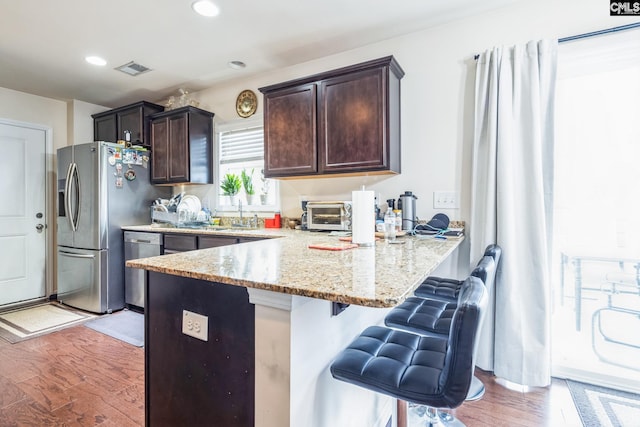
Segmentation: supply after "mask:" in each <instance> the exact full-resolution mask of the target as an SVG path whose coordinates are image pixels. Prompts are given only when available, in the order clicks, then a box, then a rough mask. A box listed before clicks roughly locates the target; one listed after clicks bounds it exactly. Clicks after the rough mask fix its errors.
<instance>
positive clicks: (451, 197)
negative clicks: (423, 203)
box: [433, 191, 460, 209]
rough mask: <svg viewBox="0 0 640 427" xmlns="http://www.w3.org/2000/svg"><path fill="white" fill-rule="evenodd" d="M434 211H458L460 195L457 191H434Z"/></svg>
mask: <svg viewBox="0 0 640 427" xmlns="http://www.w3.org/2000/svg"><path fill="white" fill-rule="evenodd" d="M433 208H434V209H458V208H460V195H459V194H458V192H457V191H434V192H433Z"/></svg>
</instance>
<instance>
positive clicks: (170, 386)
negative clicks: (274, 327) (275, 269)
mask: <svg viewBox="0 0 640 427" xmlns="http://www.w3.org/2000/svg"><path fill="white" fill-rule="evenodd" d="M147 274H148V275H149V277H148V279H149V280H147V289H145V292H146V293H145V295H146V296H145V298H146V301H145V411H146V412H145V416H146V422H145V424H146V425H147V426H154V427H157V426H225V427H249V426H253V425H254V412H255V397H254V396H255V393H254V390H255V374H254V365H255V336H254V334H255V316H254V306H253V304H250V303H249V297H248V293H247V290H246V288H243V287H239V286H231V285H224V284H221V283H214V282H205V281H202V280H196V279H190V278H184V277H177V276H171V275H167V274H162V273H156V272H148V273H147ZM183 310H188V311H191V312H194V313H198V314H200V315H203V316H207V317H208V329H209V333H208V341H201V340H199V339H196V338H193V337H191V336H188V335H185V334H183V333H182V311H183Z"/></svg>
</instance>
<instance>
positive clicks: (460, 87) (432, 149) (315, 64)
mask: <svg viewBox="0 0 640 427" xmlns="http://www.w3.org/2000/svg"><path fill="white" fill-rule="evenodd" d="M634 21H637V18H636V19H634V18H632V17H631V18H630V17H617V16H615V17H610V16H609V12H608V4H606V3H605V2H603V1H601V0H540V1H535V2H534V1H522V2H520V3H517V4H515V5H513V6H510V7H507V8H502V9H498V10H496V11H493V12H491V13H487V14H484V15H481V16H476V17H473V18H468V19H464V20H460V21H457V22H451V23H449V24H445V25H441V26H439V27H436V28H432V29H428V30H424V31H421V32H417V33H413V34H410V35H407V36H404V37H398V38H394V39H390V40H387V41H384V42H381V43H376V44H373V45H370V46H366V47H363V48H360V49H356V50H352V51H348V52H344V53H341V54H338V55H334V56H331V57H326V58H322V59H319V60H315V61H311V62H307V63H304V64H299V65H297V66H294V67H288V68H285V69H282V70H278V71H277V72H273V73H269V74H262V75H258V76H250V77H246V78H244V77H242V75H243V73H244V74H247V73H250V70H251V64H248V68H247V69H245V70H242V71H239V76H240V77H239V78H238V79H237V80H235V81H233V82H229V83H225V84H220V85H217V86H215V87H212V88H210V89H208V90H205V91H201V92H198V93H193V94H192V95H193V97H194V98H195V99H198V100H200V102H201V106H202V108H205V109H207V110H210V111H213V112H214V113H215V114H216V116H215V120H216V121H217V122H219V121H223V122H224V121H232V120H242V119H239V118H238V116H237V115H236V113H235V98H236V96H237V95H238V94H239V93H240V91H242V90H243V89H252V90H253V91H255V92H256V93H259V92H258V88H259V87H261V86H266V85H270V84H273V83H278V82H282V81H286V80H290V79H293V78H297V77H303V76H306V75H309V74H314V73H318V72H323V71H328V70H331V69H334V68H338V67H341V66H346V65H351V64H355V63H358V62H362V61H366V60H369V59H374V58H379V57H382V56H385V55H390V54H392V55H394V56H395V57H396V59H397V60H398V62H399V63H400V65H401V66H402V67H403V69H404V71H405V73H406V75H405V77H404V79H403V80H402V83H401V85H402V101H401V108H402V174H400V175H397V176H391V177H360V178H353V177H352V178H335V177H334V178H323V179H305V180H302V179H300V180H291V181H282V182H281V187H280V188H281V192H282V197H281V198H282V214H283V215H284V216H298V215H299V214H300V212H301V210H300V203H299V201H300V196H302V195H306V196H312V197H319V198H334V197H335V198H347V199H348V198H350V194H351V191H352V190H353V189H356V188H359V187H360V185H362V184H365V185H367V186H368V187H370V188H371V189H373V190H375V191H377V192H379V194H380V199H381V200H385V199H387V198H397V197H398V195H399V194H400V193H402V192H403V191H404V190H411V191H413V192H414V194H416V195H417V196H418V198H419V199H418V201H417V215H418V217H420V218H430V217H431V216H433V214H434V213H436V210H434V209H433V202H432V197H433V192H434V191H439V190H446V191H458V192H460V194H461V204H460V209H452V210H446V211H444V212H445V213H446V214H448V215H449V216H450V217H451V218H452V219H461V220H466V221H468V220H469V203H470V194H469V193H470V174H469V168H470V164H471V162H470V155H471V154H470V152H469V150H470V148H469V147H470V143H471V138H472V134H471V130H472V120H473V117H472V110H471V106H472V100H473V75H474V73H473V67H474V65H475V63H474V61H473V59H472V58H473V55H474V54H476V53H479V52H482V51H484V50H486V49H489V48H491V47H493V46H496V45H512V44H516V43H523V42H526V41H528V40H532V39H539V38H555V37H565V36H570V35H575V34H581V33H585V32H590V31H596V30H600V29H605V28H610V27H615V26H619V25H625V24H628V23H631V22H634ZM247 76H248V74H247ZM259 100H260V101H259V105H258V111H257V113H256V114H258V115H261V114H262V105H261V97H260V98H259ZM151 101H153V100H151ZM65 109H66V105H65V103H64V102H62V101H56V100H51V99H46V98H41V97H37V96H33V95H28V94H23V93H20V92H15V91H10V90H7V89H2V88H0V117H6V118H11V119H14V120H22V121H28V122H33V123H40V124H45V125H50V126H51V127H52V128H53V135H54V146H55V147H56V148H58V147H61V146H63V145H66V144H67V141H66V135H67V122H66V119H67V116H66V111H65ZM89 115H90V114H89ZM75 125H76V124H75V122H74V127H75ZM215 185H216V184H214V186H209V187H201V186H200V187H198V188H197V189H194V190H193V191H192V192H193V193H195V194H197V195H199V196H200V197H203V195H205V196H206V195H207V194H210V193H212V190H213V189H214V188H215ZM190 187H195V186H190ZM190 187H186V188H185V190H186V191H188V192H189V191H190ZM463 261H464V260H461V262H463ZM461 265H462V264H461Z"/></svg>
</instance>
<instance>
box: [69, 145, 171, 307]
mask: <svg viewBox="0 0 640 427" xmlns="http://www.w3.org/2000/svg"><path fill="white" fill-rule="evenodd" d="M57 154H58V159H57V160H58V200H57V209H58V217H57V238H58V242H57V243H58V251H57V256H58V263H57V267H58V269H57V278H58V300H59V301H61V302H62V303H64V304H67V305H70V306H72V307H76V308H80V309H83V310H87V311H91V312H94V313H108V312H111V311H114V310H119V309H121V308H124V306H125V301H124V249H123V231H122V229H121V227H122V226H124V225H138V224H149V223H150V222H151V218H150V206H151V204H152V203H153V201H154V200H155V199H156V198H158V197H162V198H167V197H168V196H169V195H170V190H171V189H170V188H167V187H155V186H153V185H151V184H150V182H149V169H148V167H149V165H150V164H151V162H150V158H149V156H150V153H149V152H148V151H147V152H145V151H138V150H131V149H125V148H124V147H123V146H121V145H117V144H112V143H107V142H91V143H87V144H80V145H74V146H69V147H64V148H61V149H59V150H58V152H57Z"/></svg>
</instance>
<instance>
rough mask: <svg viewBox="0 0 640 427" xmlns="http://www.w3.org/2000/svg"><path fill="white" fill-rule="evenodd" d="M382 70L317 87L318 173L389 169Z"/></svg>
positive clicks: (385, 97) (374, 70)
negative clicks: (318, 115) (318, 125)
mask: <svg viewBox="0 0 640 427" xmlns="http://www.w3.org/2000/svg"><path fill="white" fill-rule="evenodd" d="M384 71H385V70H384V69H373V70H366V71H362V72H358V73H353V74H351V75H346V76H340V77H337V78H333V79H327V80H324V81H323V82H322V83H321V84H320V93H319V105H320V119H319V123H320V129H319V139H318V143H319V153H320V161H319V169H320V172H347V171H358V170H367V169H371V170H380V169H388V167H389V164H388V159H389V140H388V138H387V127H388V124H389V120H388V117H387V116H386V111H387V108H386V106H387V91H386V87H387V79H386V73H385V72H384Z"/></svg>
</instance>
